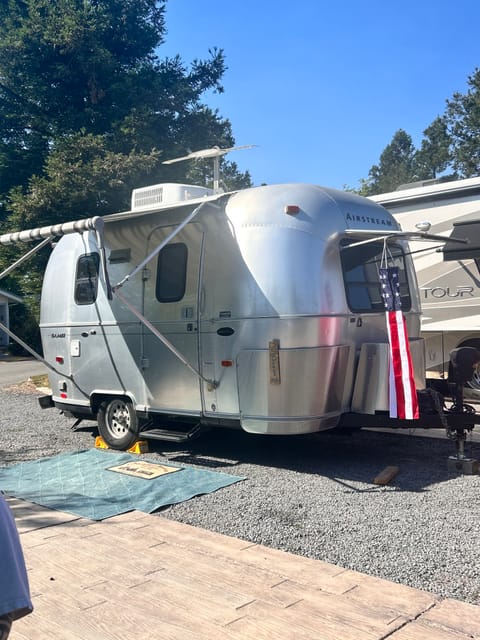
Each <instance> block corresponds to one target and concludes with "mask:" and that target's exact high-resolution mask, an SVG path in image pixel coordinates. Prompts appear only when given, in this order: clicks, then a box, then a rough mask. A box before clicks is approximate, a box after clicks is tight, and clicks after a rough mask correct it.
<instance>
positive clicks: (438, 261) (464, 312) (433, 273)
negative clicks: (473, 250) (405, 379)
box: [370, 177, 480, 389]
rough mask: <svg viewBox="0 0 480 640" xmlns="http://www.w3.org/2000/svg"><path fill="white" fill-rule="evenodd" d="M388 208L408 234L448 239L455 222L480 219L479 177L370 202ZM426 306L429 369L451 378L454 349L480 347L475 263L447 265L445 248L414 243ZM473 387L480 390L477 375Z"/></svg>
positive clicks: (479, 294)
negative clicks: (425, 232)
mask: <svg viewBox="0 0 480 640" xmlns="http://www.w3.org/2000/svg"><path fill="white" fill-rule="evenodd" d="M370 199H371V200H373V201H374V202H376V203H378V204H381V205H383V206H384V207H385V208H386V209H388V211H390V213H391V214H392V215H393V216H394V217H395V219H396V220H397V222H398V223H399V224H400V225H401V228H402V229H403V230H404V231H409V230H415V229H424V230H427V229H428V230H429V231H430V232H431V233H433V234H436V235H441V236H449V235H450V234H451V232H452V229H453V225H454V223H456V222H460V221H468V220H474V219H478V218H479V217H480V177H477V178H469V179H466V180H458V181H455V182H441V181H427V182H426V183H422V184H414V185H406V186H405V187H404V188H399V189H398V190H397V191H393V192H391V193H382V194H380V195H377V196H371V198H370ZM410 249H411V251H412V255H413V261H414V265H415V270H416V272H417V278H418V284H419V289H420V300H421V305H422V336H423V337H424V338H425V349H426V352H425V357H426V367H427V371H429V372H430V373H432V374H433V375H435V374H437V375H438V374H441V375H444V374H446V371H447V368H448V362H449V354H450V352H451V351H452V350H453V349H456V348H458V347H463V346H470V347H475V348H477V349H480V277H479V270H478V269H477V266H476V264H475V262H474V260H473V259H462V260H458V261H455V262H444V260H443V254H442V249H441V245H440V244H439V245H437V246H434V245H429V246H428V247H426V246H425V244H419V243H416V242H412V243H411V244H410ZM469 386H472V387H473V388H477V389H480V376H479V374H478V373H475V374H474V376H473V378H472V380H471V381H470V382H469Z"/></svg>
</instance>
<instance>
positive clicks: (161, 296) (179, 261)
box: [155, 242, 188, 302]
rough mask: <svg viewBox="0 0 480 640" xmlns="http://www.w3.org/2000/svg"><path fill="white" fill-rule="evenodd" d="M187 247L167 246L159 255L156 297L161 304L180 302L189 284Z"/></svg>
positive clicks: (179, 244)
mask: <svg viewBox="0 0 480 640" xmlns="http://www.w3.org/2000/svg"><path fill="white" fill-rule="evenodd" d="M187 254H188V251H187V245H186V244H184V243H183V242H177V243H175V244H167V246H165V247H163V249H162V250H161V251H160V253H159V254H158V263H157V282H156V286H155V295H156V297H157V300H158V301H159V302H178V301H179V300H181V299H182V298H183V296H184V295H185V287H186V283H187Z"/></svg>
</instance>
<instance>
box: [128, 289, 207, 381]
mask: <svg viewBox="0 0 480 640" xmlns="http://www.w3.org/2000/svg"><path fill="white" fill-rule="evenodd" d="M115 295H116V296H117V298H118V299H119V300H121V301H122V302H123V304H124V305H125V306H126V307H127V308H128V309H130V311H131V312H132V313H133V315H134V316H136V317H137V318H138V319H139V320H140V322H141V323H142V324H143V325H145V326H146V327H147V329H150V331H151V332H152V333H153V335H154V336H156V337H157V338H158V339H159V340H160V341H161V342H162V343H163V344H164V345H165V346H166V347H167V349H169V350H170V351H171V352H172V353H173V354H174V355H175V356H176V357H177V358H178V359H179V360H180V362H182V363H183V364H184V365H185V366H186V367H187V369H189V370H190V371H191V372H192V373H194V374H195V375H196V376H197V377H198V378H200V380H203V382H205V383H207V385H208V388H209V391H210V390H211V391H213V389H216V388H217V386H218V383H217V382H215V381H214V380H209V379H208V378H205V376H202V374H201V373H200V371H197V369H195V367H192V365H191V364H190V363H189V362H188V360H187V359H186V358H185V357H184V356H183V355H182V354H181V353H180V351H178V349H176V348H175V347H174V346H173V344H172V343H171V342H170V340H168V338H166V337H165V336H164V335H163V333H160V331H158V329H156V328H155V327H154V326H153V324H152V323H151V322H149V321H148V320H147V318H145V316H144V315H143V314H141V313H140V311H138V310H137V309H135V307H134V306H133V305H132V304H130V302H129V301H128V300H127V299H126V298H125V297H124V296H123V295H122V294H121V293H120V291H119V290H118V289H117V288H115Z"/></svg>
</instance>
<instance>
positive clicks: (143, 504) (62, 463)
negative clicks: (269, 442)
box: [0, 449, 244, 520]
mask: <svg viewBox="0 0 480 640" xmlns="http://www.w3.org/2000/svg"><path fill="white" fill-rule="evenodd" d="M134 461H135V462H138V456H134V455H131V454H129V453H116V452H113V451H105V450H101V449H100V450H99V449H89V450H86V451H75V452H72V453H64V454H61V455H58V456H54V457H51V458H41V459H40V460H34V461H32V462H22V463H20V464H16V465H14V466H11V467H2V468H0V490H1V491H3V492H4V493H6V494H7V495H9V496H14V497H16V498H23V499H24V500H28V501H30V502H34V503H36V504H39V505H42V506H44V507H48V508H49V509H56V510H58V511H66V512H68V513H73V514H75V515H79V516H81V517H83V518H89V519H90V520H103V519H104V518H110V517H112V516H115V515H118V514H120V513H125V512H126V511H132V510H134V509H136V510H139V511H144V512H145V513H152V511H155V510H156V509H159V508H160V507H163V506H166V505H170V504H176V503H178V502H184V501H185V500H189V499H190V498H193V497H194V496H197V495H200V494H202V493H211V492H212V491H216V490H217V489H220V488H222V487H226V486H228V485H230V484H233V483H235V482H238V481H240V480H244V478H242V477H239V476H231V475H229V474H225V473H218V472H215V471H204V470H203V469H193V468H191V467H176V466H175V465H171V464H168V465H166V464H164V463H163V462H160V461H155V460H145V459H144V461H145V462H149V463H151V464H155V463H157V464H160V465H162V466H163V467H171V468H179V471H175V472H174V473H166V474H165V475H161V476H159V477H156V478H152V479H146V478H144V477H140V478H139V477H134V476H131V475H125V473H116V472H113V471H111V470H109V469H110V467H115V466H118V465H124V464H126V463H129V462H130V463H132V462H134Z"/></svg>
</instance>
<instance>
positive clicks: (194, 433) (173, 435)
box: [139, 423, 203, 442]
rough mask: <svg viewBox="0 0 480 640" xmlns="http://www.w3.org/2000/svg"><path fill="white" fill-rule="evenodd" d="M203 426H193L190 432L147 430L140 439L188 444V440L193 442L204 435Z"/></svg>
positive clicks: (198, 424)
mask: <svg viewBox="0 0 480 640" xmlns="http://www.w3.org/2000/svg"><path fill="white" fill-rule="evenodd" d="M202 431H203V429H202V425H201V424H200V423H197V424H195V425H193V427H191V428H190V429H189V430H188V431H177V430H175V429H169V428H161V427H152V428H151V429H145V431H141V432H140V433H139V437H141V438H146V439H147V440H166V441H167V442H186V441H187V440H193V439H194V438H198V436H199V435H200V434H201V433H202Z"/></svg>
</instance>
